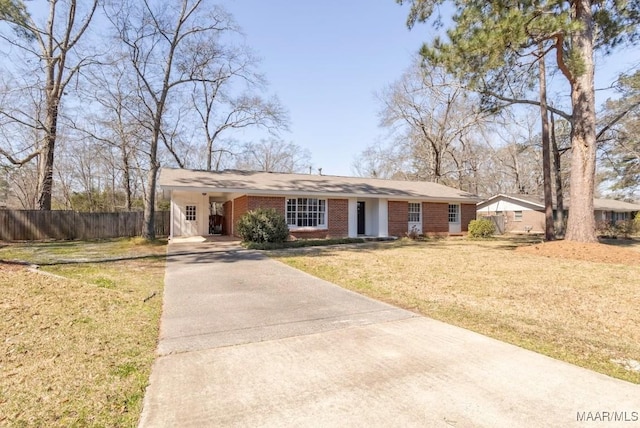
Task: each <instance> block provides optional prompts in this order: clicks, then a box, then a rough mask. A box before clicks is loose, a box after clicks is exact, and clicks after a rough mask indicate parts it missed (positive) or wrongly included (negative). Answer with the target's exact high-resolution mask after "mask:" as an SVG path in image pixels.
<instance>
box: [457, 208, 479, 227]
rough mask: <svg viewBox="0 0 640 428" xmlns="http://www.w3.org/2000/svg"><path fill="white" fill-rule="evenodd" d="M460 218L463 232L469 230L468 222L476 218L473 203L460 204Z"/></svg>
mask: <svg viewBox="0 0 640 428" xmlns="http://www.w3.org/2000/svg"><path fill="white" fill-rule="evenodd" d="M460 217H461V218H460V220H461V222H462V223H461V225H460V226H461V227H462V231H463V232H468V231H469V223H470V222H471V220H475V219H476V205H475V204H460Z"/></svg>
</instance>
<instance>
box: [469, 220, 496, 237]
mask: <svg viewBox="0 0 640 428" xmlns="http://www.w3.org/2000/svg"><path fill="white" fill-rule="evenodd" d="M494 233H496V226H495V225H494V224H493V222H492V221H491V220H490V219H488V218H480V219H477V220H471V221H470V222H469V236H470V237H472V238H489V237H491V236H493V234H494Z"/></svg>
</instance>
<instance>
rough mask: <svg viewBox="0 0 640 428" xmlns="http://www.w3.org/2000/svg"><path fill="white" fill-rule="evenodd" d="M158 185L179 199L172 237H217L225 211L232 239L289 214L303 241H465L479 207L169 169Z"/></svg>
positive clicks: (386, 183)
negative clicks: (251, 215)
mask: <svg viewBox="0 0 640 428" xmlns="http://www.w3.org/2000/svg"><path fill="white" fill-rule="evenodd" d="M158 183H159V185H160V187H161V188H162V189H163V191H164V194H165V197H167V198H168V199H171V237H177V236H194V235H209V234H210V232H211V231H213V229H211V228H210V226H209V225H210V222H211V219H212V218H213V217H214V216H213V215H212V214H214V213H212V212H211V209H210V207H213V206H214V205H215V206H218V207H219V206H220V204H221V205H222V207H223V210H222V214H221V216H222V219H220V218H219V215H220V214H219V212H218V211H216V212H215V218H216V221H221V222H222V233H223V234H225V235H236V224H237V222H238V220H239V219H240V217H241V216H242V215H243V214H244V213H246V212H247V211H249V210H253V209H256V208H260V207H262V208H275V209H276V210H277V211H279V212H280V213H282V214H283V215H284V216H285V218H286V219H287V223H288V225H289V230H290V231H291V234H292V235H293V236H295V237H296V238H325V237H356V236H374V237H389V236H404V235H405V234H407V233H408V232H410V231H415V232H416V233H423V234H444V235H446V234H460V233H463V232H466V231H467V230H468V225H469V222H470V221H471V220H473V219H475V217H476V202H478V200H479V199H478V198H477V197H476V196H475V195H472V194H469V193H467V192H463V191H460V190H457V189H453V188H451V187H447V186H443V185H441V184H437V183H427V182H417V181H392V180H381V179H373V178H355V177H337V176H326V175H311V174H308V175H307V174H281V173H270V172H250V171H235V170H227V171H222V172H211V171H194V170H187V169H172V168H162V170H161V171H160V177H159V181H158Z"/></svg>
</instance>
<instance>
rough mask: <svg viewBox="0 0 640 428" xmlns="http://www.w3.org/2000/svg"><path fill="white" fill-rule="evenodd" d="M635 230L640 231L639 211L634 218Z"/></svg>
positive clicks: (635, 231)
mask: <svg viewBox="0 0 640 428" xmlns="http://www.w3.org/2000/svg"><path fill="white" fill-rule="evenodd" d="M633 232H634V233H640V212H638V213H637V214H636V217H635V218H634V219H633Z"/></svg>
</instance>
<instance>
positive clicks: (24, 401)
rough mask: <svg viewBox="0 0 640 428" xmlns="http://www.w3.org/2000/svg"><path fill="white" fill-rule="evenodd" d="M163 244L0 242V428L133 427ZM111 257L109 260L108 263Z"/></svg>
mask: <svg viewBox="0 0 640 428" xmlns="http://www.w3.org/2000/svg"><path fill="white" fill-rule="evenodd" d="M165 252H166V246H164V245H148V244H142V243H140V242H139V241H136V240H128V239H125V240H112V241H101V242H98V241H96V242H58V243H41V244H9V245H1V246H0V259H2V260H5V261H6V260H22V261H27V262H30V263H42V264H43V265H42V266H41V268H40V270H42V271H45V272H48V273H51V274H55V276H54V275H45V274H43V273H34V272H31V271H29V270H27V269H26V267H24V266H21V265H17V264H10V263H0V290H1V293H2V302H1V303H0V332H1V343H0V366H1V367H0V371H1V372H2V376H1V377H0V408H1V409H2V411H1V412H0V425H3V426H4V425H7V426H24V427H27V426H33V427H42V426H56V427H63V426H64V427H67V426H102V427H115V426H118V427H135V426H137V423H138V419H139V416H140V412H141V410H142V399H143V395H144V392H145V388H146V385H147V382H148V378H149V374H150V371H151V365H152V363H153V361H154V359H155V349H156V345H157V340H158V332H159V328H158V327H159V319H160V311H161V306H162V289H163V278H164V260H165ZM113 259H119V260H117V261H110V260H113Z"/></svg>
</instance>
